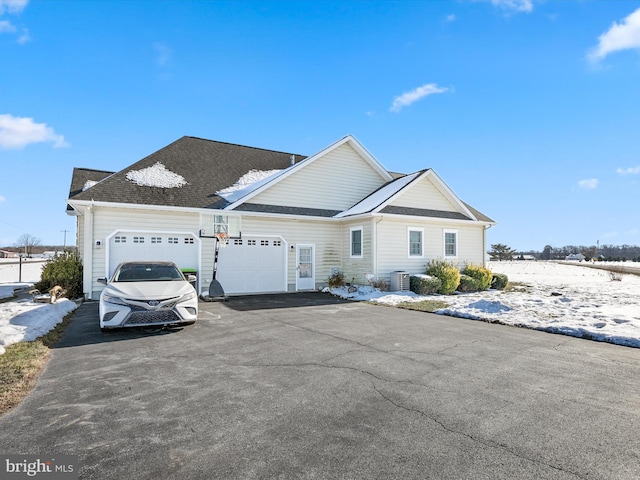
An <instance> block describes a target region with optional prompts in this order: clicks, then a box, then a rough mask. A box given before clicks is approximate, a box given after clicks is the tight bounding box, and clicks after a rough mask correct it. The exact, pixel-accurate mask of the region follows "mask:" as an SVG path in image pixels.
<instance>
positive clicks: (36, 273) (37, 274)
mask: <svg viewBox="0 0 640 480" xmlns="http://www.w3.org/2000/svg"><path fill="white" fill-rule="evenodd" d="M45 263H46V262H45V260H42V259H31V258H30V259H28V260H23V261H22V265H20V264H19V263H18V259H17V258H2V259H0V285H2V284H8V283H13V282H18V281H22V282H29V283H35V282H39V281H40V278H41V276H42V268H43V267H44V265H45ZM21 270H22V271H21ZM9 296H11V295H9ZM0 298H2V297H1V296H0Z"/></svg>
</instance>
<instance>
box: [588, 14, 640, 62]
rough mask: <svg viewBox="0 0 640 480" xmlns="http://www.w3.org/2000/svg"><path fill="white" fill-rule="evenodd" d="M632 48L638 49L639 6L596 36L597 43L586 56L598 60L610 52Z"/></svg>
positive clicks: (639, 40)
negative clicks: (619, 21)
mask: <svg viewBox="0 0 640 480" xmlns="http://www.w3.org/2000/svg"><path fill="white" fill-rule="evenodd" d="M632 48H638V49H640V8H638V9H637V10H636V11H635V12H633V13H632V14H631V15H629V16H628V17H626V18H625V19H624V20H622V22H621V23H616V22H613V25H611V27H610V28H609V30H607V31H606V32H605V33H603V34H602V35H600V36H599V37H598V45H597V46H596V47H594V48H592V49H591V50H590V51H589V53H588V55H587V57H588V58H589V60H591V61H592V62H594V63H595V62H598V61H600V60H602V59H603V58H605V57H606V56H607V55H609V54H610V53H614V52H618V51H620V50H628V49H632Z"/></svg>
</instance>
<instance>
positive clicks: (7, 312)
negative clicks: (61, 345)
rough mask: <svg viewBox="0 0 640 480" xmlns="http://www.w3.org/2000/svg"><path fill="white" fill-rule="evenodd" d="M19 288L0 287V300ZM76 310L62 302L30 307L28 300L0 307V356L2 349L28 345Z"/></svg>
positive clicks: (30, 303)
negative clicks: (15, 345) (20, 344)
mask: <svg viewBox="0 0 640 480" xmlns="http://www.w3.org/2000/svg"><path fill="white" fill-rule="evenodd" d="M21 286H23V285H21V284H4V285H0V297H1V295H2V293H3V292H4V291H7V290H9V289H11V292H12V293H13V289H14V288H19V287H21ZM9 296H10V295H9ZM76 308H77V305H76V303H75V302H73V301H71V300H67V299H66V298H61V299H60V300H58V301H57V302H56V303H52V304H48V303H33V302H31V301H29V300H17V301H13V302H5V303H0V355H2V354H3V353H4V352H5V347H7V346H9V345H11V344H13V343H17V342H22V341H28V342H31V341H33V340H35V339H36V338H38V337H40V336H42V335H44V334H45V333H47V332H48V331H49V330H51V329H52V328H53V327H55V326H56V325H57V324H58V323H60V322H61V321H62V319H63V318H64V316H65V315H67V314H68V313H69V312H71V311H73V310H75V309H76Z"/></svg>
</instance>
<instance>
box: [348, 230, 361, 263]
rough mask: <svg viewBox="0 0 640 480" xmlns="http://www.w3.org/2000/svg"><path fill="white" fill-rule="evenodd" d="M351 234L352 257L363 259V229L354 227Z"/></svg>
mask: <svg viewBox="0 0 640 480" xmlns="http://www.w3.org/2000/svg"><path fill="white" fill-rule="evenodd" d="M350 232H351V257H352V258H362V227H352V228H351V229H350Z"/></svg>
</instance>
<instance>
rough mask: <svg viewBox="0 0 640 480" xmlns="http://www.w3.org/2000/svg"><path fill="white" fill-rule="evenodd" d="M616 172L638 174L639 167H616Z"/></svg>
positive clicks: (639, 171) (639, 172)
mask: <svg viewBox="0 0 640 480" xmlns="http://www.w3.org/2000/svg"><path fill="white" fill-rule="evenodd" d="M616 173H619V174H620V175H638V174H640V167H629V168H618V169H617V170H616Z"/></svg>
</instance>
